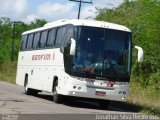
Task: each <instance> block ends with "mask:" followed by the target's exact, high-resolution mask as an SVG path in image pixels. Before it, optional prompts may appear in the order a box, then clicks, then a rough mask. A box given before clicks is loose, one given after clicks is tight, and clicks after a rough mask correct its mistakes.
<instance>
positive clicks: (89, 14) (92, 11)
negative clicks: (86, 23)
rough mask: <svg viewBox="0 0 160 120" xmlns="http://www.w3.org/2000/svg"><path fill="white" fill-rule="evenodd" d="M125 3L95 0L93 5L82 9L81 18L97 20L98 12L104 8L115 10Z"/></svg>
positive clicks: (120, 0) (118, 0)
mask: <svg viewBox="0 0 160 120" xmlns="http://www.w3.org/2000/svg"><path fill="white" fill-rule="evenodd" d="M122 2H123V0H93V4H91V5H89V6H86V7H84V8H82V11H81V18H83V19H86V18H89V19H90V18H91V19H93V18H95V17H96V15H97V10H96V8H98V9H102V8H106V7H107V8H114V7H117V6H118V5H120V4H121V3H122Z"/></svg>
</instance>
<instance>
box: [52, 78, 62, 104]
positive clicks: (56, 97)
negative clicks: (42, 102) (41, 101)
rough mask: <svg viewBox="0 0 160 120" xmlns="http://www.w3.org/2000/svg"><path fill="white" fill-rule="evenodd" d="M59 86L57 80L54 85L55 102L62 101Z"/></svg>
mask: <svg viewBox="0 0 160 120" xmlns="http://www.w3.org/2000/svg"><path fill="white" fill-rule="evenodd" d="M57 87H58V80H56V81H55V83H54V85H53V101H54V102H55V103H61V102H62V96H61V95H59V94H58V93H57Z"/></svg>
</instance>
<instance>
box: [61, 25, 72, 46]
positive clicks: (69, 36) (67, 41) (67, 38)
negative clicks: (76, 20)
mask: <svg viewBox="0 0 160 120" xmlns="http://www.w3.org/2000/svg"><path fill="white" fill-rule="evenodd" d="M73 30H74V27H73V26H69V27H68V29H67V35H66V39H65V41H64V43H63V44H64V45H63V46H64V47H66V46H67V44H68V43H69V42H70V40H71V38H74V33H73Z"/></svg>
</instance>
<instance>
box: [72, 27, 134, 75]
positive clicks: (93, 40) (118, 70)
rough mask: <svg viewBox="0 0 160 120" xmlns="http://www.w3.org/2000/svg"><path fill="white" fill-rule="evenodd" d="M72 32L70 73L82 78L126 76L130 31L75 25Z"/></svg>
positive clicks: (128, 61) (129, 55)
mask: <svg viewBox="0 0 160 120" xmlns="http://www.w3.org/2000/svg"><path fill="white" fill-rule="evenodd" d="M76 32H77V37H76V55H75V56H73V60H72V62H73V66H72V71H73V72H75V73H77V75H79V76H83V77H87V76H95V77H103V78H108V77H110V78H124V77H125V78H126V77H129V73H130V61H131V58H130V57H131V34H130V33H128V32H124V31H118V30H111V29H102V28H93V27H77V31H76Z"/></svg>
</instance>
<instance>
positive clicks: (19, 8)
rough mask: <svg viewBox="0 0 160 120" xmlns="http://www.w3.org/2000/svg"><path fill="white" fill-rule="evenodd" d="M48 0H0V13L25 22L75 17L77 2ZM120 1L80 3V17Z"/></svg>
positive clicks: (93, 14) (88, 15) (94, 14)
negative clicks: (39, 0) (53, 0)
mask: <svg viewBox="0 0 160 120" xmlns="http://www.w3.org/2000/svg"><path fill="white" fill-rule="evenodd" d="M49 1H50V0H46V2H45V3H43V4H42V3H41V4H38V0H37V4H29V2H32V0H1V5H0V15H1V16H2V15H3V16H6V17H10V18H12V19H14V20H15V19H16V20H17V19H18V20H23V21H25V22H30V21H33V20H34V19H36V18H43V19H46V20H47V21H54V20H58V19H72V18H77V14H78V3H75V2H70V1H68V2H66V3H57V2H56V3H54V2H49ZM88 1H89V0H88ZM122 2H123V0H93V4H82V8H81V16H80V18H82V19H85V18H88V17H89V18H94V17H95V16H96V9H95V7H97V8H104V7H109V8H112V7H116V6H118V5H119V4H120V3H122ZM29 5H34V6H29ZM33 8H34V9H33Z"/></svg>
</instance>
